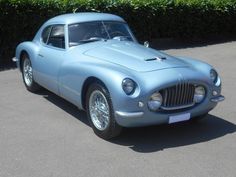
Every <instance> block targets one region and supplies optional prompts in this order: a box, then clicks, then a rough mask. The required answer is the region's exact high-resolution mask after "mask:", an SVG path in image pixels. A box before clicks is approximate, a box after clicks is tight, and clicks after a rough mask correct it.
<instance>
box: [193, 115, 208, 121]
mask: <svg viewBox="0 0 236 177" xmlns="http://www.w3.org/2000/svg"><path fill="white" fill-rule="evenodd" d="M207 115H208V113H205V114H203V115H200V116H197V117H193V118H192V119H190V120H191V122H193V123H195V122H199V121H201V120H204V119H206V118H207Z"/></svg>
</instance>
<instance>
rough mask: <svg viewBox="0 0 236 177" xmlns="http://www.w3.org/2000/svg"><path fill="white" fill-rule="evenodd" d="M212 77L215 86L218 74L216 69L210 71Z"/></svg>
mask: <svg viewBox="0 0 236 177" xmlns="http://www.w3.org/2000/svg"><path fill="white" fill-rule="evenodd" d="M210 77H211V80H212V81H213V83H214V84H215V83H216V82H217V78H218V74H217V72H216V71H215V70H214V69H211V71H210Z"/></svg>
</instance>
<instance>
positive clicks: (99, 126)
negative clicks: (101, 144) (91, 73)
mask: <svg viewBox="0 0 236 177" xmlns="http://www.w3.org/2000/svg"><path fill="white" fill-rule="evenodd" d="M86 110H87V116H88V119H89V122H90V125H91V127H92V128H93V131H94V132H95V134H96V135H98V136H99V137H101V138H103V139H111V138H113V137H116V136H118V135H119V134H120V133H121V130H122V127H121V126H119V125H118V124H117V123H116V120H115V118H114V111H113V107H112V102H111V98H110V94H109V92H108V90H107V89H106V88H105V87H104V86H103V84H100V83H94V84H92V85H91V86H90V87H89V89H88V92H87V95H86Z"/></svg>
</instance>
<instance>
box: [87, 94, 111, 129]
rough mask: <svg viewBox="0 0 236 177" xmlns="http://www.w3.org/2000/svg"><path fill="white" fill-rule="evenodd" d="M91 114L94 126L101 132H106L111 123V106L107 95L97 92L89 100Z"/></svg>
mask: <svg viewBox="0 0 236 177" xmlns="http://www.w3.org/2000/svg"><path fill="white" fill-rule="evenodd" d="M89 114H90V117H91V120H92V122H93V124H94V126H95V127H96V128H97V129H98V130H100V131H103V130H105V129H106V128H107V127H108V125H109V123H110V110H109V104H108V101H107V99H106V97H105V95H104V94H103V93H102V92H101V91H99V90H95V91H93V92H92V93H91V95H90V98H89Z"/></svg>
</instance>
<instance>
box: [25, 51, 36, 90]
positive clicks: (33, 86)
mask: <svg viewBox="0 0 236 177" xmlns="http://www.w3.org/2000/svg"><path fill="white" fill-rule="evenodd" d="M26 61H29V64H30V65H31V60H30V58H29V56H28V54H26V53H25V54H23V56H22V62H21V71H22V78H23V82H24V84H25V87H26V88H27V90H29V91H30V92H37V91H39V90H40V88H41V87H40V86H39V85H38V84H37V83H36V82H35V81H34V77H33V71H32V82H31V83H30V84H29V83H27V81H26V77H25V72H24V63H25V62H26ZM31 68H32V65H31ZM32 69H33V68H32Z"/></svg>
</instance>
